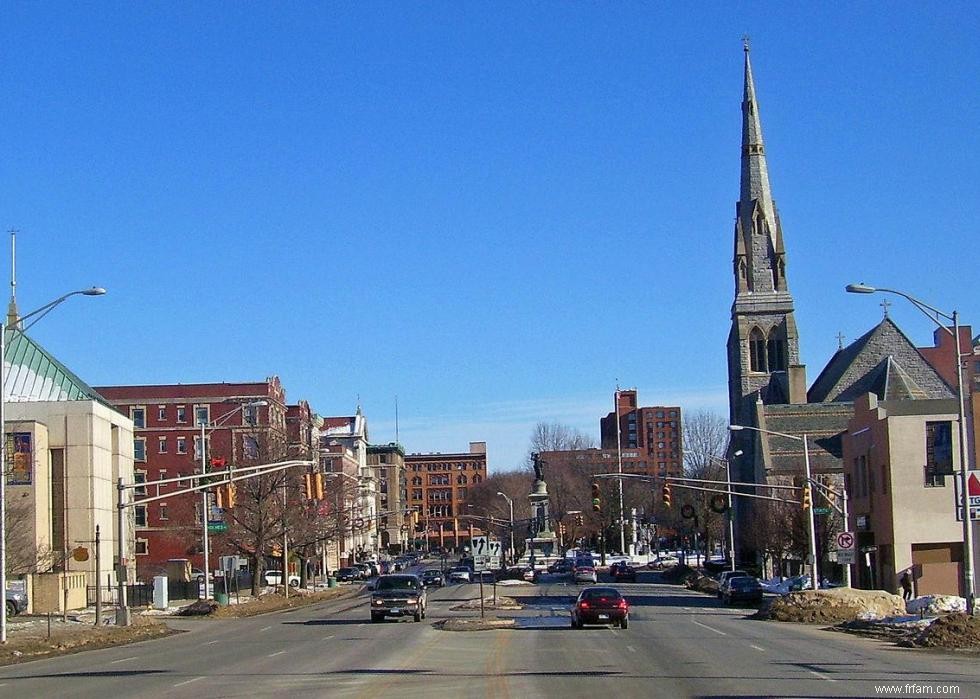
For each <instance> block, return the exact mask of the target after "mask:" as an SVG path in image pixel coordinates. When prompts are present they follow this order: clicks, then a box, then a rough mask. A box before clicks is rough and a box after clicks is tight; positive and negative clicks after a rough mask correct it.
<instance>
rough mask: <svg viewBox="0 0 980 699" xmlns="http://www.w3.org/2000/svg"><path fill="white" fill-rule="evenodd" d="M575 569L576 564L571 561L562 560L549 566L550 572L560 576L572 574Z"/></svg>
mask: <svg viewBox="0 0 980 699" xmlns="http://www.w3.org/2000/svg"><path fill="white" fill-rule="evenodd" d="M574 567H575V564H574V563H573V562H572V561H571V560H569V559H567V558H562V559H559V560H557V561H555V562H554V563H552V564H551V565H550V566H548V572H549V573H558V574H559V575H567V574H568V573H571V572H572V568H574Z"/></svg>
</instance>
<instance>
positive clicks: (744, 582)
mask: <svg viewBox="0 0 980 699" xmlns="http://www.w3.org/2000/svg"><path fill="white" fill-rule="evenodd" d="M758 585H759V581H758V580H756V579H755V578H746V577H741V578H732V587H737V588H738V589H740V590H747V589H749V588H753V587H757V586H758Z"/></svg>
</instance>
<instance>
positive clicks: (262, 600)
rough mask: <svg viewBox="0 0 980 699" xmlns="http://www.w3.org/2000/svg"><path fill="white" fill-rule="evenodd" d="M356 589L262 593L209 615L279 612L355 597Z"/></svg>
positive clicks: (224, 616)
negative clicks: (259, 595)
mask: <svg viewBox="0 0 980 699" xmlns="http://www.w3.org/2000/svg"><path fill="white" fill-rule="evenodd" d="M356 592H357V591H356V590H354V589H352V588H349V587H347V588H339V587H338V588H334V589H332V590H322V591H320V592H293V591H291V592H290V593H289V597H284V596H283V595H282V593H280V592H272V593H269V594H267V595H262V596H261V597H259V598H258V599H252V600H250V601H248V602H245V603H243V604H229V605H227V606H225V607H218V609H217V610H215V611H214V612H213V613H211V614H210V615H208V618H211V619H241V618H244V617H250V616H256V615H258V614H267V613H268V612H278V611H281V610H283V609H297V608H299V607H307V606H309V605H311V604H319V603H320V602H327V601H329V600H333V599H342V598H344V597H353V596H354V595H355V594H356Z"/></svg>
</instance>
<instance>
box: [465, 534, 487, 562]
mask: <svg viewBox="0 0 980 699" xmlns="http://www.w3.org/2000/svg"><path fill="white" fill-rule="evenodd" d="M470 550H471V551H472V552H473V558H474V559H475V558H476V557H477V556H488V555H490V540H489V538H488V537H485V536H474V537H470Z"/></svg>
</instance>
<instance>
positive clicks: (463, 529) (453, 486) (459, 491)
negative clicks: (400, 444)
mask: <svg viewBox="0 0 980 699" xmlns="http://www.w3.org/2000/svg"><path fill="white" fill-rule="evenodd" d="M405 475H406V478H407V479H408V506H409V508H410V509H412V510H414V511H415V512H417V513H418V515H417V516H416V519H417V522H418V524H417V528H419V529H421V530H422V531H416V532H415V534H414V536H415V543H416V544H417V545H427V546H428V547H430V548H434V547H439V548H449V549H456V550H460V549H461V548H462V547H463V546H467V545H469V538H470V537H471V536H472V535H473V534H479V533H481V532H482V530H481V528H480V527H479V525H478V524H477V520H475V519H474V516H473V515H474V514H477V513H469V512H467V511H466V498H467V494H468V492H469V489H470V488H472V487H473V486H475V485H478V484H479V483H482V482H483V480H484V479H485V478H486V476H487V443H486V442H470V450H469V451H468V452H461V453H456V454H408V455H407V456H406V457H405Z"/></svg>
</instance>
